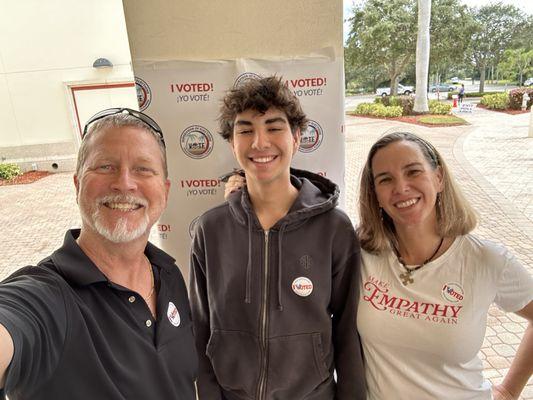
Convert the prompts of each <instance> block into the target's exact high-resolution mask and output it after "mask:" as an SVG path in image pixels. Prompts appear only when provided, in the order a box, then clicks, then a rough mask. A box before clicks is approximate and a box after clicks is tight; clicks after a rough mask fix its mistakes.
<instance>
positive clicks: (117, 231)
mask: <svg viewBox="0 0 533 400" xmlns="http://www.w3.org/2000/svg"><path fill="white" fill-rule="evenodd" d="M106 202H128V203H138V204H142V205H143V206H144V207H146V206H147V202H146V201H145V200H144V199H140V198H137V197H134V196H131V195H115V196H106V197H104V198H100V199H97V200H96V207H95V208H96V209H95V211H94V212H93V213H92V214H90V213H89V212H86V210H85V209H84V207H80V208H81V213H82V214H83V215H84V216H85V217H86V218H84V220H85V221H86V222H88V223H89V225H91V226H92V227H93V228H94V230H96V232H98V233H99V234H100V235H102V236H103V237H104V238H106V239H107V240H109V241H110V242H113V243H127V242H131V241H133V240H136V239H138V238H140V237H141V236H142V235H144V234H145V233H146V232H147V231H148V230H149V229H150V228H151V227H150V226H149V223H150V220H149V217H148V213H147V212H146V208H145V209H144V215H143V219H142V220H141V222H139V223H138V225H137V226H136V227H133V228H130V229H128V218H126V217H124V218H120V219H119V220H118V221H117V223H116V224H115V226H114V227H112V228H109V227H107V226H106V224H105V221H104V220H103V216H102V213H101V212H100V210H101V209H102V207H105V206H104V205H103V203H106Z"/></svg>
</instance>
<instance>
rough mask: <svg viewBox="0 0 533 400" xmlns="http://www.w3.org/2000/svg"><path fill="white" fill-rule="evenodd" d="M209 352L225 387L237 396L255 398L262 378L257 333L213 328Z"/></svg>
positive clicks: (220, 382)
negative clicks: (258, 383) (260, 376)
mask: <svg viewBox="0 0 533 400" xmlns="http://www.w3.org/2000/svg"><path fill="white" fill-rule="evenodd" d="M206 355H207V357H209V359H210V360H211V365H212V366H213V370H214V372H215V375H216V377H217V381H218V384H219V385H220V386H222V388H223V389H224V390H227V391H229V392H233V393H234V394H235V395H237V396H238V398H246V399H253V398H254V397H255V389H256V387H257V380H258V379H259V365H260V364H259V357H260V354H259V343H258V341H257V339H256V338H255V337H253V336H252V335H250V334H248V333H246V332H238V331H221V330H214V331H213V332H212V333H211V337H210V338H209V342H208V344H207V349H206Z"/></svg>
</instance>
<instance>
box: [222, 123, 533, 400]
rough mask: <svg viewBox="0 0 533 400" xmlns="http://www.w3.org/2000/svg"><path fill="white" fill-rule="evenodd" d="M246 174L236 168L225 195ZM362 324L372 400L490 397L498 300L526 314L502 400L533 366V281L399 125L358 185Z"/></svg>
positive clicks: (425, 145) (433, 155)
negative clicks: (488, 335)
mask: <svg viewBox="0 0 533 400" xmlns="http://www.w3.org/2000/svg"><path fill="white" fill-rule="evenodd" d="M244 183H245V181H244V178H242V177H241V176H238V175H233V176H232V177H231V178H230V180H229V182H228V184H227V185H226V195H227V194H229V193H230V192H232V191H234V190H238V188H239V187H241V186H242V185H243V184H244ZM359 201H360V219H361V222H360V226H359V228H358V229H357V232H358V235H359V238H360V240H361V247H362V248H363V249H364V250H363V254H362V259H363V270H362V286H361V296H360V302H359V309H358V319H357V326H358V328H359V333H360V335H361V341H362V344H363V351H364V357H365V366H366V378H367V384H368V393H369V395H368V398H369V400H378V399H379V400H390V399H395V400H402V399H409V400H426V399H448V398H450V399H476V400H478V399H479V400H481V399H491V398H492V397H491V385H490V383H488V382H486V381H484V379H483V375H482V370H483V364H482V362H481V360H480V359H479V358H478V356H477V354H478V352H479V350H480V348H481V345H482V343H483V338H484V335H485V328H486V320H487V313H488V308H489V306H490V305H491V303H493V302H495V303H496V304H497V305H498V306H499V307H500V308H502V309H504V310H505V311H509V312H515V313H516V314H518V315H520V316H522V317H524V318H526V319H527V320H528V321H529V324H528V328H527V330H526V332H525V334H524V336H523V339H522V342H521V344H520V346H519V348H518V351H517V354H516V357H515V359H514V361H513V364H512V365H511V368H510V369H509V372H508V373H507V376H506V377H505V379H504V380H503V382H502V384H500V385H497V386H495V387H493V388H492V396H494V397H493V398H494V399H496V400H508V399H518V396H519V394H520V392H521V391H522V389H523V387H524V386H525V384H526V383H527V380H528V379H529V377H530V376H531V373H532V369H533V362H532V361H531V360H533V325H532V321H533V302H532V298H533V279H532V278H531V276H530V275H529V273H528V272H527V271H526V270H525V268H523V267H522V266H521V265H520V264H519V263H518V262H517V260H516V259H515V258H514V257H513V256H512V255H511V254H510V253H509V252H508V251H507V250H506V249H505V248H504V247H503V246H500V245H497V244H494V243H491V242H489V241H485V240H481V239H478V238H476V237H475V236H473V235H471V234H470V232H471V231H472V230H473V229H474V227H475V225H476V217H475V214H474V212H473V210H472V209H471V207H470V206H469V204H468V203H467V202H466V201H465V199H464V198H463V196H462V195H461V193H460V190H459V188H458V187H457V186H456V184H455V182H454V180H453V179H452V176H451V174H450V172H449V170H448V168H447V167H446V164H445V163H444V160H443V159H442V157H441V156H440V154H439V153H438V152H437V150H436V149H435V148H434V147H433V146H432V145H431V144H430V143H429V142H427V141H425V140H424V139H422V138H419V137H418V136H416V135H414V134H411V133H405V132H397V133H391V134H388V135H385V136H383V137H381V138H380V139H379V140H378V141H377V142H376V143H375V144H374V145H373V146H372V148H371V149H370V152H369V154H368V158H367V162H366V165H365V166H364V168H363V172H362V177H361V186H360V199H359Z"/></svg>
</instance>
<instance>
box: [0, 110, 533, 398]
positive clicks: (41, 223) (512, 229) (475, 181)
mask: <svg viewBox="0 0 533 400" xmlns="http://www.w3.org/2000/svg"><path fill="white" fill-rule="evenodd" d="M465 118H466V119H467V120H468V121H470V122H471V123H472V125H469V126H463V127H453V128H425V127H420V126H413V125H407V124H402V123H399V122H391V121H383V120H375V119H367V118H355V117H347V119H346V128H347V129H346V183H347V186H346V196H345V197H346V209H347V211H348V213H349V214H350V217H351V218H352V219H353V220H354V221H357V215H356V201H357V195H356V193H357V181H358V179H359V171H360V169H361V166H362V164H363V163H364V160H365V157H366V154H367V151H368V149H369V148H370V146H371V145H372V143H373V142H374V141H375V140H376V139H377V138H378V137H379V136H380V135H382V134H383V133H384V132H386V131H390V130H393V129H398V128H400V129H407V130H409V131H412V132H414V133H417V134H419V135H421V136H423V137H425V138H426V139H428V140H430V141H431V142H432V143H433V144H434V145H435V146H436V147H437V148H438V149H439V151H441V153H442V154H443V156H444V157H445V158H446V160H447V162H448V164H449V165H450V167H451V169H452V171H453V173H454V174H455V176H456V178H457V179H458V180H459V182H460V183H461V184H462V186H463V189H464V191H465V194H466V196H467V197H468V198H469V199H470V201H471V202H472V203H473V205H474V207H475V208H476V210H477V211H478V213H479V214H480V225H479V227H478V228H477V229H476V232H475V233H476V234H477V235H479V236H480V237H484V238H488V239H492V240H495V241H499V242H502V243H504V244H505V245H506V246H507V247H508V248H509V249H511V250H512V251H513V253H514V254H515V255H516V256H517V257H518V259H519V260H520V261H521V262H522V263H523V264H524V265H526V267H527V268H528V269H529V270H530V271H531V272H532V273H533V251H532V249H533V195H532V192H533V138H527V131H528V128H527V127H528V123H529V115H528V114H522V115H514V116H512V115H506V114H500V113H494V112H489V111H484V110H479V109H478V110H476V111H475V112H474V113H473V114H471V115H466V116H465ZM79 224H80V218H79V214H78V210H77V205H76V201H75V193H74V186H73V184H72V174H65V173H63V174H56V175H52V176H49V177H47V178H44V179H42V180H40V181H37V182H35V183H33V184H30V185H19V186H3V187H0V226H2V229H1V230H0V279H2V278H3V277H5V276H7V275H8V274H9V273H10V272H12V271H14V270H15V269H17V268H19V267H22V266H24V265H28V264H34V263H36V262H38V261H39V260H41V259H42V258H44V257H45V256H47V255H49V254H50V253H51V252H52V251H53V250H54V249H55V248H57V247H58V246H59V245H60V244H61V243H62V240H63V235H64V233H65V231H66V230H67V229H68V228H71V227H74V226H79ZM487 325H488V328H487V334H486V338H485V341H484V344H483V348H482V354H481V356H482V358H483V359H484V363H485V368H486V370H485V374H486V376H487V377H488V378H489V379H490V380H491V381H493V382H498V381H499V380H501V377H502V376H503V374H505V372H506V370H507V368H508V367H509V363H510V360H511V359H512V356H513V354H514V351H515V350H516V347H517V344H518V343H519V340H520V338H521V336H522V334H523V331H524V329H525V326H526V324H525V322H524V320H522V319H521V318H519V317H516V316H514V315H512V314H504V313H502V312H501V311H499V310H498V309H496V308H493V309H491V311H490V316H489V319H488V323H487ZM522 399H533V380H532V379H530V382H529V385H528V386H527V387H526V389H525V390H524V392H523V395H522Z"/></svg>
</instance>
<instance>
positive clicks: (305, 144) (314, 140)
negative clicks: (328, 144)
mask: <svg viewBox="0 0 533 400" xmlns="http://www.w3.org/2000/svg"><path fill="white" fill-rule="evenodd" d="M323 136H324V132H323V131H322V127H321V126H320V124H319V123H318V122H316V121H313V120H310V121H309V124H308V125H307V129H306V130H305V132H302V137H301V138H300V147H299V148H298V150H299V151H301V152H302V153H312V152H313V151H315V150H316V149H318V148H319V147H320V144H321V143H322V138H323Z"/></svg>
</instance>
